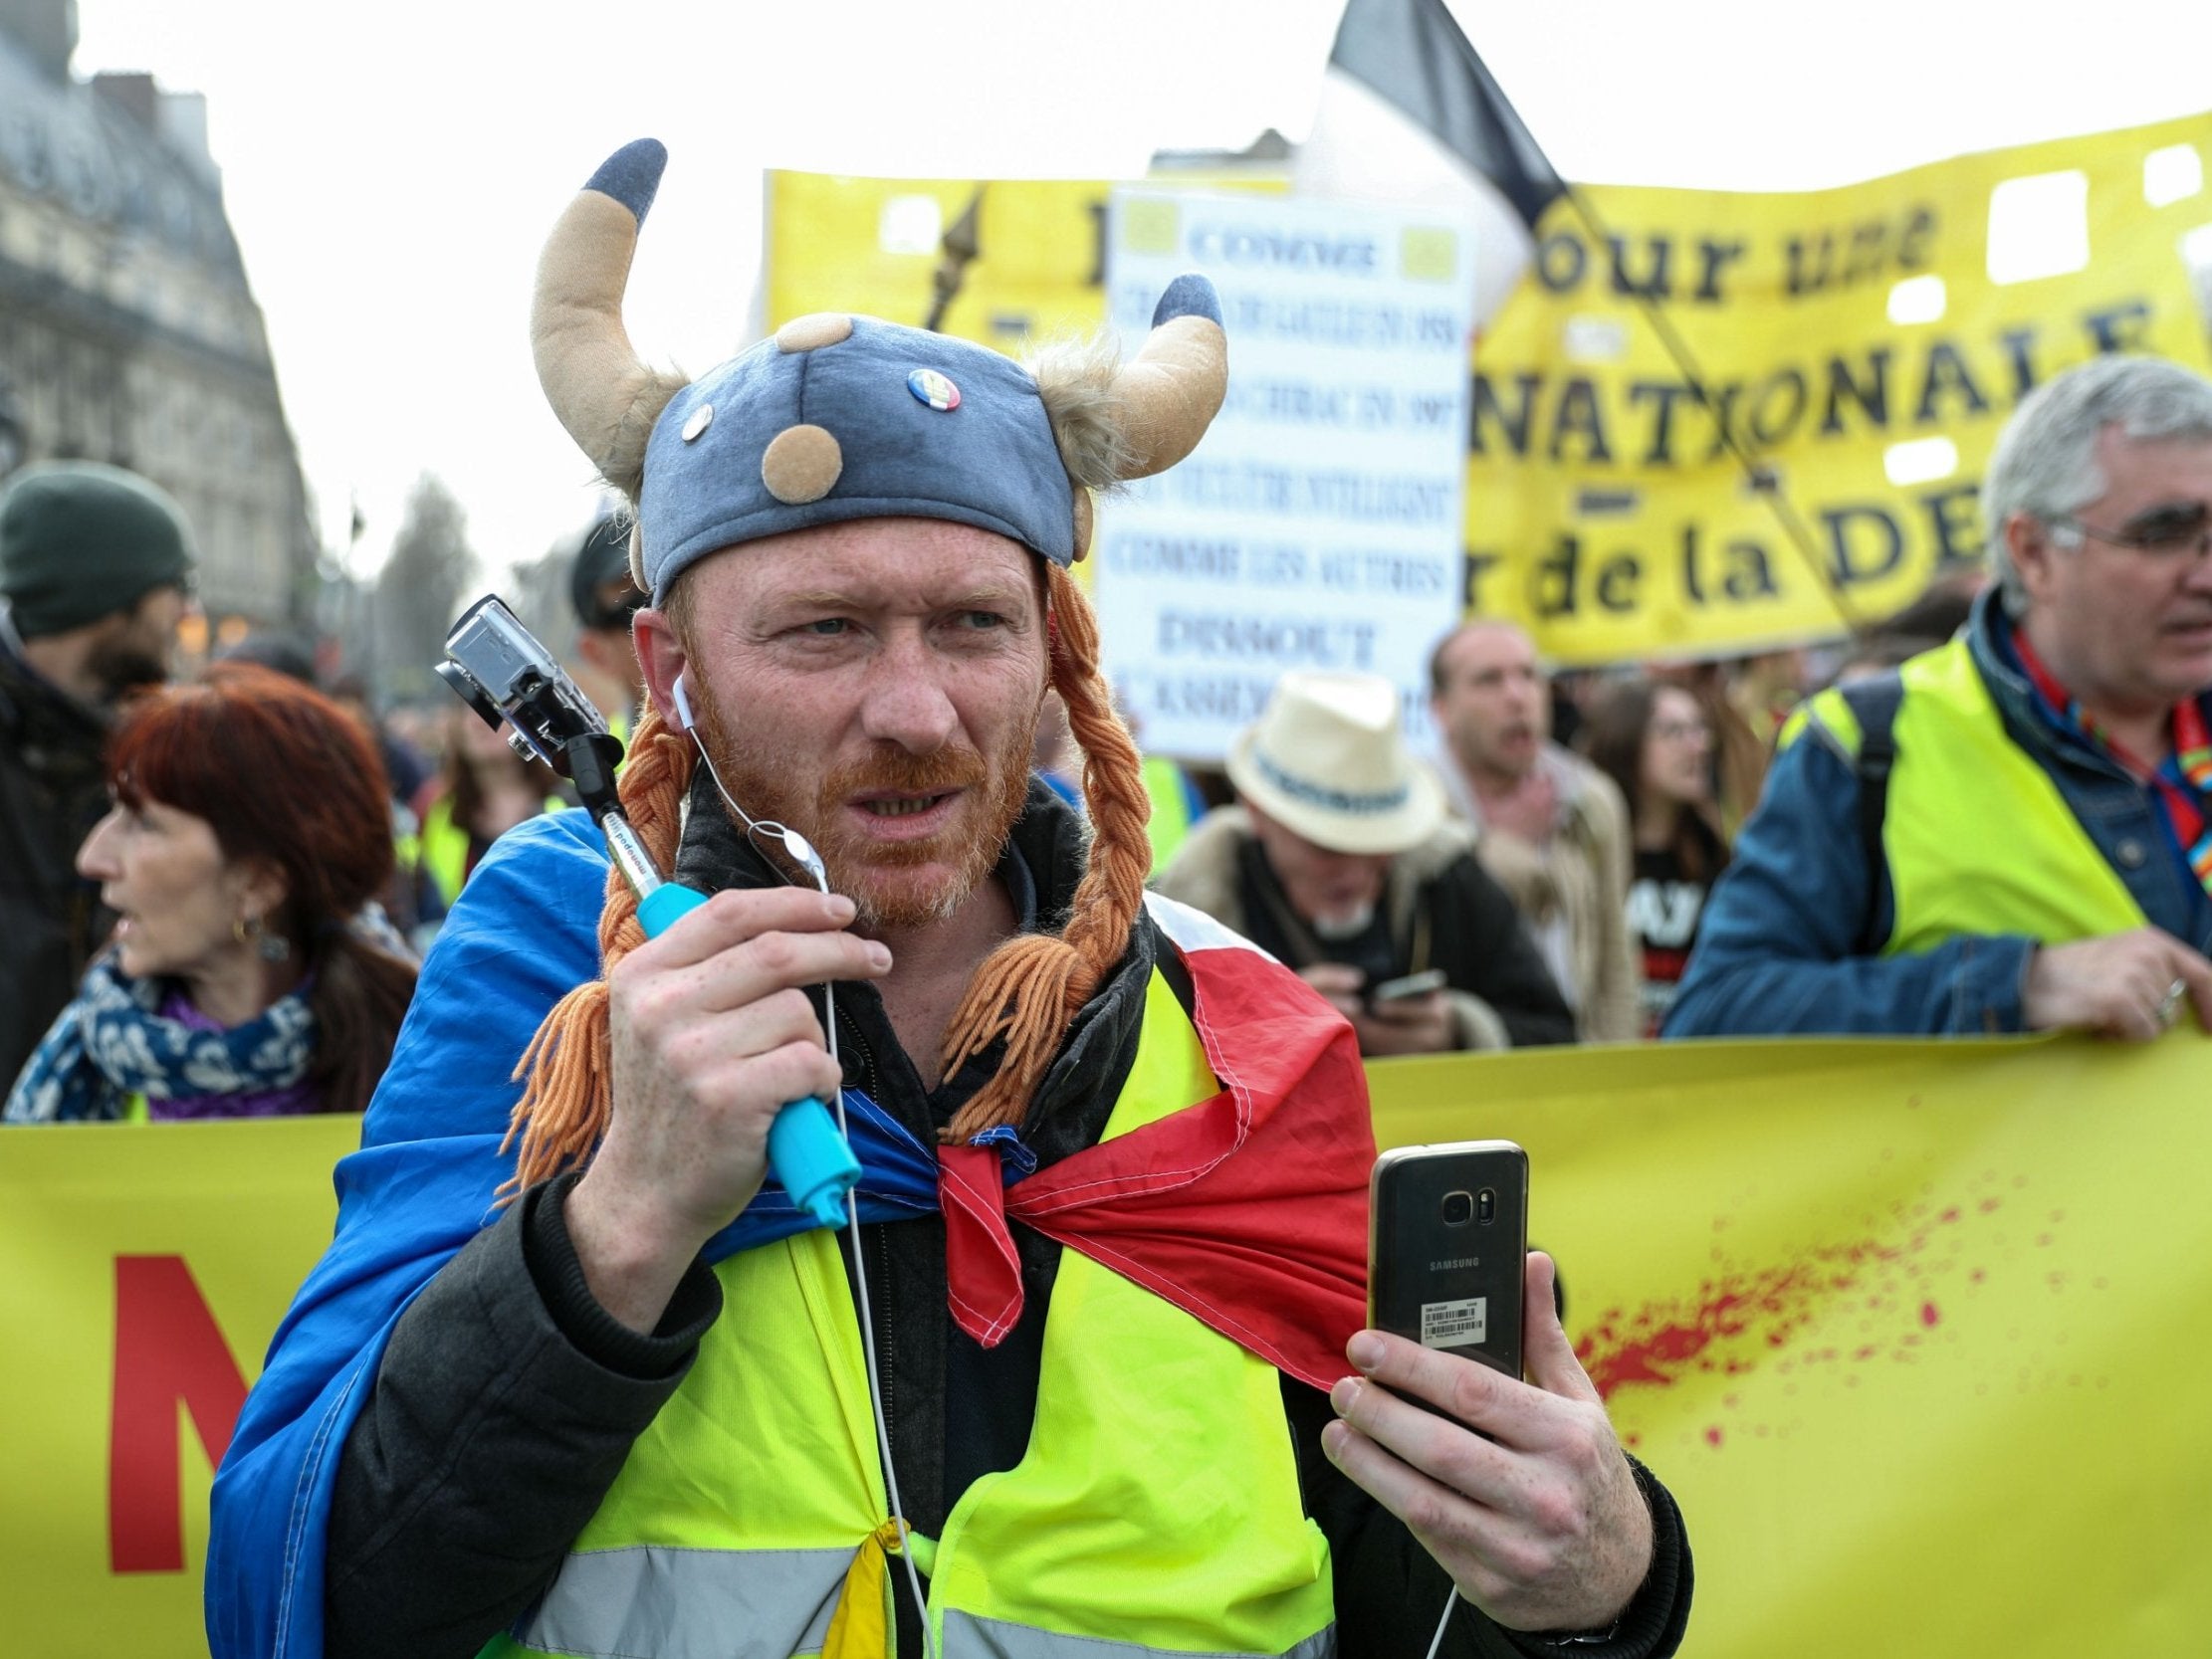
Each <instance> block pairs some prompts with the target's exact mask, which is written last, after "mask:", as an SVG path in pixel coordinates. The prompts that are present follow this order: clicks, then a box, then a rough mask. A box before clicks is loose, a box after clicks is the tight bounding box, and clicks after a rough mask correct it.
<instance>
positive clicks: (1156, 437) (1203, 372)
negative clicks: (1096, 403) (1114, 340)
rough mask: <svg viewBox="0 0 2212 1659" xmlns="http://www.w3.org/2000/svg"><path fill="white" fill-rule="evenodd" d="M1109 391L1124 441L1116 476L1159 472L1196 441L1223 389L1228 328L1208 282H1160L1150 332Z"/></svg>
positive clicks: (1146, 475)
mask: <svg viewBox="0 0 2212 1659" xmlns="http://www.w3.org/2000/svg"><path fill="white" fill-rule="evenodd" d="M1113 392H1114V396H1115V398H1116V399H1117V400H1118V401H1119V403H1120V404H1121V421H1120V424H1121V429H1122V436H1123V439H1124V441H1125V442H1126V443H1127V445H1128V453H1127V458H1126V459H1125V460H1124V461H1123V462H1122V465H1121V467H1120V469H1119V471H1120V473H1121V476H1122V477H1123V478H1125V479H1130V478H1150V477H1151V476H1152V475H1153V474H1154V473H1162V472H1166V471H1167V470H1168V469H1169V468H1170V467H1172V466H1174V465H1175V464H1176V463H1177V462H1178V461H1181V460H1182V459H1183V458H1184V457H1185V456H1186V455H1189V454H1190V453H1191V452H1192V451H1193V450H1194V449H1197V448H1198V446H1199V440H1200V439H1201V438H1203V437H1205V436H1206V429H1207V427H1208V426H1210V425H1211V424H1212V423H1213V420H1214V417H1215V416H1216V415H1217V414H1219V413H1220V410H1221V399H1222V398H1223V397H1224V396H1226V395H1227V392H1228V336H1227V334H1226V333H1224V332H1223V331H1222V328H1221V303H1220V301H1219V300H1218V299H1217V298H1216V296H1215V293H1214V285H1213V284H1212V283H1210V282H1208V281H1207V280H1206V279H1205V278H1204V277H1199V276H1183V277H1178V278H1176V280H1175V281H1174V282H1172V283H1170V284H1169V285H1168V291H1167V293H1165V294H1163V295H1161V296H1160V304H1159V305H1157V306H1155V307H1154V308H1153V311H1152V332H1151V333H1150V334H1149V335H1147V336H1146V338H1145V343H1144V345H1143V347H1142V348H1141V349H1140V350H1139V351H1138V353H1137V355H1136V356H1134V357H1132V358H1131V359H1130V360H1129V362H1128V363H1127V364H1125V365H1124V366H1123V368H1122V370H1121V372H1120V373H1119V374H1117V375H1115V376H1114V383H1113Z"/></svg>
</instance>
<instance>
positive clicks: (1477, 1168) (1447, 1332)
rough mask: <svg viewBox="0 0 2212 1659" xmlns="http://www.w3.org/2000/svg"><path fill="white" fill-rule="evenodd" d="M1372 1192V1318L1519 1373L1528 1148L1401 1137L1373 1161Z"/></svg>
mask: <svg viewBox="0 0 2212 1659" xmlns="http://www.w3.org/2000/svg"><path fill="white" fill-rule="evenodd" d="M1368 1196H1369V1207H1368V1234H1367V1318H1368V1323H1369V1324H1370V1325H1371V1326H1373V1327H1374V1329H1376V1330H1378V1331H1388V1332H1391V1333H1392V1334H1394V1335H1396V1336H1400V1337H1410V1338H1412V1339H1413V1340H1414V1341H1415V1342H1418V1343H1421V1344H1423V1345H1424V1346H1425V1347H1428V1348H1441V1349H1443V1350H1444V1351H1445V1352H1447V1353H1456V1354H1458V1355H1460V1356H1461V1357H1462V1358H1467V1359H1479V1360H1480V1361H1481V1362H1482V1363H1483V1364H1485V1365H1491V1366H1494V1367H1496V1368H1497V1369H1498V1370H1501V1371H1503V1372H1505V1373H1506V1375H1508V1376H1514V1377H1517V1376H1519V1375H1520V1374H1521V1286H1522V1282H1523V1281H1522V1274H1523V1272H1524V1269H1525V1264H1526V1261H1527V1258H1528V1153H1526V1152H1525V1151H1523V1150H1521V1148H1520V1147H1519V1146H1516V1145H1515V1144H1514V1143H1513V1142H1512V1141H1452V1142H1449V1143H1446V1144H1442V1145H1435V1146H1401V1147H1399V1148H1397V1149H1396V1150H1395V1151H1388V1152H1385V1153H1383V1155H1382V1156H1380V1157H1378V1158H1377V1159H1376V1160H1375V1173H1374V1175H1373V1176H1372V1177H1371V1178H1370V1183H1369V1194H1368Z"/></svg>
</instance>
